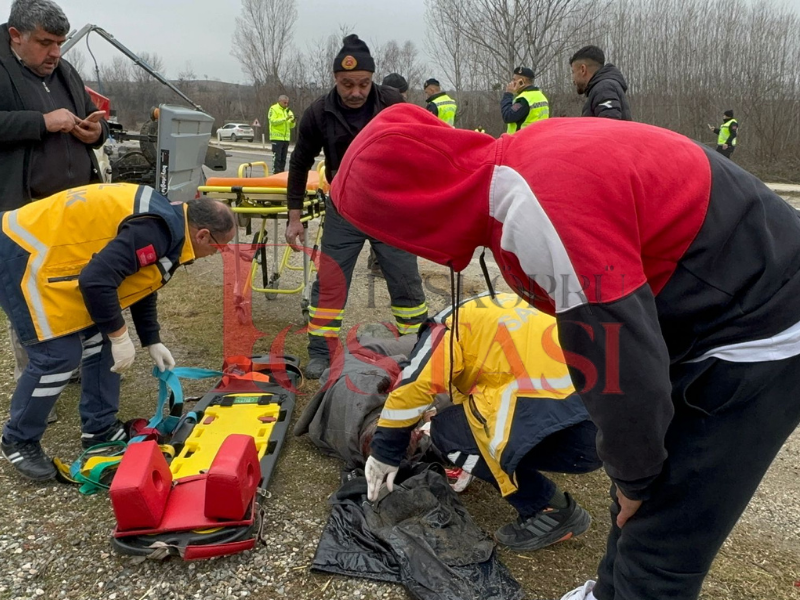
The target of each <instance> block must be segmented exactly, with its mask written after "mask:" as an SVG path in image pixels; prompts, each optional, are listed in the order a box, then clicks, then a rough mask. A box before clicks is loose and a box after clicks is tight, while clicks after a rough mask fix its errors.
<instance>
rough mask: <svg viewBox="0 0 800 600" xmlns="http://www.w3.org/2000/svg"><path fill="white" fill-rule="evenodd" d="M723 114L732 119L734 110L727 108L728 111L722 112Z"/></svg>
mask: <svg viewBox="0 0 800 600" xmlns="http://www.w3.org/2000/svg"><path fill="white" fill-rule="evenodd" d="M722 114H723V116H726V117H728V118H729V119H732V118H733V111H732V110H726V111H725V112H724V113H722Z"/></svg>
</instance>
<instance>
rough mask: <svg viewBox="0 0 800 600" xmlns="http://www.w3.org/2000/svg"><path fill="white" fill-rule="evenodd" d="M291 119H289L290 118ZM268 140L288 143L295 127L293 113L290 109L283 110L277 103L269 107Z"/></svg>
mask: <svg viewBox="0 0 800 600" xmlns="http://www.w3.org/2000/svg"><path fill="white" fill-rule="evenodd" d="M290 117H291V118H290ZM267 119H268V120H269V139H270V140H272V141H276V142H288V141H289V140H290V139H291V137H292V128H293V127H294V126H295V121H294V113H293V112H292V111H291V109H290V108H283V107H282V106H281V105H280V104H278V103H277V102H276V103H275V104H273V105H272V106H270V107H269V113H268V114H267Z"/></svg>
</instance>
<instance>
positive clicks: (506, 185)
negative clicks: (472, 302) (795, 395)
mask: <svg viewBox="0 0 800 600" xmlns="http://www.w3.org/2000/svg"><path fill="white" fill-rule="evenodd" d="M331 194H332V199H333V202H334V204H335V205H336V207H337V209H338V210H339V212H340V213H341V214H342V215H343V216H344V217H345V218H346V219H347V220H348V221H350V222H351V223H353V224H354V225H355V226H356V227H358V228H359V229H361V230H362V231H364V232H365V233H366V234H368V235H371V236H374V237H375V238H377V239H379V240H381V241H383V242H386V243H388V244H391V245H393V246H396V247H398V248H401V249H404V250H407V251H409V252H412V253H415V254H417V255H419V256H422V257H424V258H427V259H429V260H433V261H435V262H438V263H440V264H444V265H450V266H452V267H453V268H454V269H456V270H462V269H464V268H465V267H466V266H467V265H468V264H469V262H470V260H471V259H472V257H473V255H474V251H475V249H476V248H478V247H480V246H487V247H489V248H490V249H491V250H492V252H493V254H494V257H495V260H496V261H497V263H498V265H499V266H500V269H501V271H502V273H503V277H504V278H505V280H506V281H507V282H508V283H509V284H510V285H511V286H512V288H513V289H514V290H515V291H516V292H517V293H518V294H519V295H520V296H522V297H524V298H525V299H527V300H529V301H530V302H532V303H533V304H535V305H536V306H537V307H539V308H540V309H543V310H546V311H549V312H551V313H554V314H555V315H556V316H557V318H558V323H559V332H560V341H561V345H562V347H563V350H564V353H565V355H566V357H567V362H568V363H569V365H570V370H571V373H572V376H573V379H574V380H575V382H576V387H577V388H578V389H579V390H581V395H582V397H583V400H584V402H585V404H586V407H587V408H588V410H589V413H590V414H591V416H592V420H593V421H594V422H595V423H596V424H597V426H598V428H599V429H600V434H599V436H598V451H599V452H600V456H601V457H602V458H603V460H604V461H605V463H606V470H607V471H608V473H609V475H610V476H611V477H612V479H614V481H615V482H616V483H617V484H618V485H619V486H620V487H621V489H622V490H623V492H625V493H626V495H628V496H629V497H630V498H634V499H635V498H644V497H646V495H647V494H646V490H647V487H648V485H649V484H650V483H651V482H652V481H653V480H654V478H655V477H657V476H658V474H659V473H660V472H661V469H662V465H663V462H664V460H665V459H666V451H665V449H664V437H665V435H666V431H667V428H668V426H669V425H670V422H671V420H672V416H673V412H674V409H673V404H672V400H671V391H672V384H671V381H670V367H671V365H674V364H676V363H679V362H686V361H697V360H704V359H706V358H708V357H711V356H715V357H717V358H723V359H725V360H730V361H737V362H758V361H764V360H779V359H782V358H787V357H789V356H794V355H797V354H800V325H799V323H800V218H798V213H797V212H796V211H795V210H794V209H793V208H792V207H790V206H789V205H788V204H787V203H786V202H784V201H783V200H782V199H781V198H780V197H778V196H777V195H775V194H774V193H773V192H771V191H770V190H769V189H768V188H767V187H766V186H765V185H764V184H762V183H761V182H760V181H759V180H758V179H757V178H755V177H754V176H752V175H751V174H749V173H747V172H746V171H744V170H742V169H741V168H739V167H738V166H736V164H734V163H733V162H731V161H730V160H728V159H727V158H724V157H723V156H721V155H719V154H717V153H715V152H710V151H708V150H706V149H705V148H703V147H702V146H700V145H699V144H697V143H695V142H693V141H692V140H690V139H688V138H686V137H683V136H681V135H678V134H676V133H673V132H671V131H668V130H665V129H660V128H657V127H652V126H649V125H643V124H640V123H631V122H620V121H613V120H610V119H547V120H544V121H540V122H538V123H535V124H534V125H531V126H530V127H527V128H526V129H524V130H522V131H521V132H518V133H516V134H515V135H513V136H507V135H504V136H502V137H501V138H500V139H499V140H496V139H494V138H491V137H490V136H487V135H485V134H482V133H476V132H472V131H466V130H459V129H453V128H452V127H450V126H449V125H446V124H444V123H443V122H442V121H440V120H439V119H437V118H436V117H434V116H433V115H431V114H429V113H428V112H427V111H425V110H424V109H421V108H419V107H414V106H411V105H407V104H403V105H397V106H393V107H391V108H388V109H387V110H385V111H383V112H381V113H380V115H378V116H377V117H376V118H375V119H373V121H372V122H371V123H370V124H369V125H368V126H367V127H366V128H365V129H364V130H363V131H362V132H361V133H360V134H359V135H358V137H357V138H356V139H355V141H354V142H353V144H352V145H351V146H350V148H349V149H348V151H347V153H346V155H345V157H344V161H343V162H342V165H341V168H340V170H339V171H338V173H337V175H336V180H335V181H334V184H333V189H332V191H331Z"/></svg>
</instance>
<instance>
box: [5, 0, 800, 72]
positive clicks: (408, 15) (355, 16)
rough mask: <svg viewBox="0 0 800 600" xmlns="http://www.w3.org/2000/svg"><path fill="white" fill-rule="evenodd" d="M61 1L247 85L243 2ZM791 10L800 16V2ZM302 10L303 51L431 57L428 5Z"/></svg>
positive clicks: (111, 28) (142, 46) (352, 3)
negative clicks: (315, 47)
mask: <svg viewBox="0 0 800 600" xmlns="http://www.w3.org/2000/svg"><path fill="white" fill-rule="evenodd" d="M56 1H57V2H58V3H59V4H60V5H61V7H62V8H63V9H64V12H66V14H67V17H68V18H69V20H70V23H71V25H72V27H73V29H79V28H80V27H82V26H83V25H85V24H86V23H93V24H95V25H99V26H100V27H102V28H104V29H105V30H107V31H108V32H109V33H111V34H112V35H113V36H114V37H116V38H117V39H118V40H119V41H120V42H122V43H123V44H125V45H126V46H127V47H128V48H130V49H131V50H133V51H134V52H141V51H148V52H155V53H157V54H159V55H160V56H161V58H162V59H163V60H164V65H165V71H166V73H165V75H166V76H167V77H170V78H175V77H177V75H178V73H179V72H181V71H182V70H184V69H185V68H186V65H187V63H188V64H189V65H190V66H191V69H192V70H193V71H194V73H195V74H196V75H197V77H198V78H203V77H205V76H208V78H209V79H221V80H223V81H231V82H245V76H244V74H243V73H242V70H241V69H240V67H239V63H238V61H237V60H236V59H235V58H233V57H232V56H231V37H232V35H233V31H234V29H235V27H236V16H237V15H238V14H239V11H240V2H239V0H56ZM779 1H780V0H776V2H779ZM786 3H787V4H788V5H789V6H792V7H794V8H795V10H800V0H787V1H786ZM297 5H298V12H299V19H298V24H297V27H296V31H295V44H296V45H297V47H299V48H300V49H301V50H302V51H305V50H306V48H307V44H309V43H313V42H314V40H315V39H321V38H325V37H327V35H328V34H330V33H332V32H334V31H336V30H337V27H338V25H339V24H347V25H350V26H352V27H351V29H352V31H353V32H355V33H358V34H359V36H361V37H362V38H363V39H365V40H367V41H368V42H373V43H383V42H387V41H389V40H391V39H395V40H398V41H400V42H402V41H405V40H411V41H413V42H414V43H416V44H417V46H418V48H419V50H420V52H421V53H424V51H425V47H424V40H425V23H424V20H423V16H424V12H425V7H424V0H400V1H395V0H392V1H385V0H297ZM9 7H10V1H9V0H0V16H2V18H3V19H5V18H6V16H7V15H8V10H9ZM89 43H90V45H91V48H92V51H93V52H94V53H95V56H96V57H97V58H98V60H99V61H100V62H106V61H108V60H110V58H111V57H113V56H114V55H115V53H116V51H115V50H113V49H112V48H111V46H110V45H109V44H107V43H106V42H105V40H103V39H101V38H99V37H97V36H96V35H92V36H90V41H89ZM77 47H78V48H80V49H81V51H82V52H83V53H84V55H86V58H87V64H86V67H87V68H86V70H87V71H88V70H90V69H91V66H90V63H89V62H88V58H89V57H88V54H87V53H86V44H85V42H83V41H82V42H81V43H80V44H79V45H78V46H77ZM67 58H69V56H68V57H67ZM426 60H427V59H426Z"/></svg>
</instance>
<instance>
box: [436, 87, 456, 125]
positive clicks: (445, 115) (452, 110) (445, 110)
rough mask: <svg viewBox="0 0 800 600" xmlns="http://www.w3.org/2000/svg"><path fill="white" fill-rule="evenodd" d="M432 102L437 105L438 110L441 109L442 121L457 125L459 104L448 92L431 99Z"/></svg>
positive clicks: (440, 116)
mask: <svg viewBox="0 0 800 600" xmlns="http://www.w3.org/2000/svg"><path fill="white" fill-rule="evenodd" d="M431 102H433V103H434V104H435V105H436V110H438V111H439V113H438V116H439V118H440V119H441V120H442V121H444V122H445V123H447V124H448V125H455V123H456V112H458V105H457V104H456V101H455V100H453V99H452V98H451V97H450V96H448V95H447V94H441V95H440V96H437V97H436V98H434V99H433V100H431Z"/></svg>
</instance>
